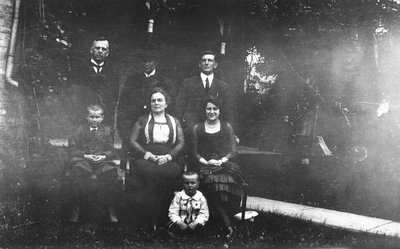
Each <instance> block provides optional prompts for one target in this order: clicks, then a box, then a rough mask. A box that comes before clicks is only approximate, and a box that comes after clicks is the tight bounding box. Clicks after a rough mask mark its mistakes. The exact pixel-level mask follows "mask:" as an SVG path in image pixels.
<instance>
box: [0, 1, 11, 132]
mask: <svg viewBox="0 0 400 249" xmlns="http://www.w3.org/2000/svg"><path fill="white" fill-rule="evenodd" d="M13 14H14V1H13V0H2V1H0V127H1V131H4V128H6V126H7V124H6V123H7V122H6V120H7V119H6V114H7V103H8V99H7V92H6V91H7V87H6V84H8V83H7V82H6V67H7V57H8V47H9V42H10V39H11V27H12V22H13Z"/></svg>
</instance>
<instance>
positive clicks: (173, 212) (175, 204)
mask: <svg viewBox="0 0 400 249" xmlns="http://www.w3.org/2000/svg"><path fill="white" fill-rule="evenodd" d="M179 200H180V196H179V195H178V194H175V196H174V199H173V200H172V202H171V204H170V206H169V209H168V217H169V219H170V220H171V222H173V223H175V222H178V221H182V222H183V219H182V218H181V217H180V216H179V213H180V206H179Z"/></svg>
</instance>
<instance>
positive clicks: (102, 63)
mask: <svg viewBox="0 0 400 249" xmlns="http://www.w3.org/2000/svg"><path fill="white" fill-rule="evenodd" d="M90 62H92V63H93V64H95V65H97V66H100V67H102V66H103V65H104V61H102V62H101V63H100V64H99V63H97V62H96V61H95V60H94V59H93V58H92V59H90Z"/></svg>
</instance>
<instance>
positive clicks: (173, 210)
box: [168, 190, 210, 225]
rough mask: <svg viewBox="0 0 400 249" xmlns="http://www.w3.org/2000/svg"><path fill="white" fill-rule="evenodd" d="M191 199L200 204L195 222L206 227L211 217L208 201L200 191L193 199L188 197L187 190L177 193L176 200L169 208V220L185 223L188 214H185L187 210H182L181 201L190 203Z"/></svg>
mask: <svg viewBox="0 0 400 249" xmlns="http://www.w3.org/2000/svg"><path fill="white" fill-rule="evenodd" d="M190 199H192V200H193V201H195V202H198V203H199V204H200V209H199V214H198V215H197V217H196V219H195V220H194V221H196V222H198V223H199V224H201V225H204V224H205V223H206V222H207V221H208V218H209V216H210V215H209V211H208V205H207V200H206V198H205V197H204V195H203V194H202V193H201V192H200V191H198V190H197V191H196V194H195V195H193V196H192V197H190V196H188V195H187V194H186V193H185V190H182V191H180V192H177V193H176V194H175V197H174V199H173V200H172V202H171V205H170V206H169V212H168V217H169V219H170V220H171V221H172V222H173V223H175V222H178V221H181V222H184V221H185V218H186V217H187V212H184V211H185V210H182V209H181V206H180V201H181V200H185V201H188V200H190Z"/></svg>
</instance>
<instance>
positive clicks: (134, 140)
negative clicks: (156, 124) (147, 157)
mask: <svg viewBox="0 0 400 249" xmlns="http://www.w3.org/2000/svg"><path fill="white" fill-rule="evenodd" d="M141 129H142V125H141V122H140V119H139V120H137V121H136V123H135V125H134V126H133V130H132V134H131V138H130V143H131V145H132V146H133V148H134V150H136V151H137V152H139V153H140V154H141V155H142V156H143V155H144V154H146V150H145V149H144V148H143V147H142V146H141V145H140V143H139V142H138V138H139V134H140V130H141Z"/></svg>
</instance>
